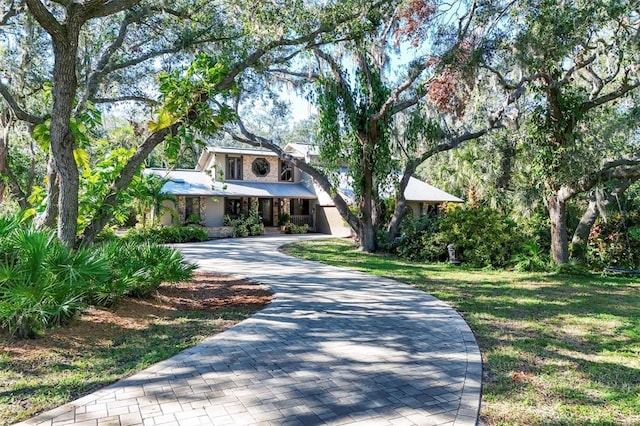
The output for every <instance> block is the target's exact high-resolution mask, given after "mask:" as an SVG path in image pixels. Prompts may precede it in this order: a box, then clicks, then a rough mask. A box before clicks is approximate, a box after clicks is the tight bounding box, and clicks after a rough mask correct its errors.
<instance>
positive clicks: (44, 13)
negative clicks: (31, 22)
mask: <svg viewBox="0 0 640 426" xmlns="http://www.w3.org/2000/svg"><path fill="white" fill-rule="evenodd" d="M25 3H26V4H27V7H28V8H29V12H31V14H32V15H33V17H34V18H36V21H38V23H39V24H40V25H41V26H42V28H44V29H45V31H46V32H48V33H49V34H50V35H51V36H52V37H53V36H54V34H59V35H62V34H64V32H65V28H64V26H63V25H61V24H60V23H59V22H58V20H57V19H56V18H55V17H54V16H53V15H52V14H51V12H49V9H47V8H46V7H45V5H44V4H42V2H41V1H40V0H25Z"/></svg>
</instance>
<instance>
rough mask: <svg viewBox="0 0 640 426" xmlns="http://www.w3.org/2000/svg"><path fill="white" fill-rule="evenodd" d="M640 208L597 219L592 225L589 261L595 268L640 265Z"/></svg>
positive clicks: (629, 267)
mask: <svg viewBox="0 0 640 426" xmlns="http://www.w3.org/2000/svg"><path fill="white" fill-rule="evenodd" d="M639 229H640V211H633V212H628V213H625V214H624V215H622V214H615V215H611V216H609V217H608V218H607V220H606V221H605V220H603V219H598V220H597V221H596V223H595V224H594V226H593V228H591V233H590V234H589V243H588V249H587V261H588V262H589V265H590V266H591V267H593V268H595V269H603V268H605V267H607V266H609V267H616V268H627V269H638V268H640V255H639V253H640V235H639V234H640V232H638V230H639Z"/></svg>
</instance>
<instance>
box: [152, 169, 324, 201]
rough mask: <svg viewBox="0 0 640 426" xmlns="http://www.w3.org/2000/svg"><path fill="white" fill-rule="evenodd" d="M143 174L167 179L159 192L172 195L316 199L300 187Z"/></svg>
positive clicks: (192, 174) (190, 173)
mask: <svg viewBox="0 0 640 426" xmlns="http://www.w3.org/2000/svg"><path fill="white" fill-rule="evenodd" d="M144 173H145V174H154V175H156V176H159V177H161V178H163V179H169V182H167V183H166V184H165V185H164V186H163V187H162V191H163V192H165V193H167V194H173V195H192V196H212V197H280V198H285V197H286V198H317V197H316V194H314V193H313V192H312V191H311V190H309V189H308V188H307V187H306V186H304V185H303V184H301V183H288V182H247V181H226V182H219V181H214V180H213V179H212V178H211V176H209V175H208V174H206V173H204V172H200V171H195V170H166V169H145V170H144Z"/></svg>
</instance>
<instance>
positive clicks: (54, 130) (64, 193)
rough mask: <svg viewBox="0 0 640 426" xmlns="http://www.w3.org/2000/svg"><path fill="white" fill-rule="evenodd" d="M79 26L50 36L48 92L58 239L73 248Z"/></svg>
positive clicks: (75, 220) (76, 216) (75, 205)
mask: <svg viewBox="0 0 640 426" xmlns="http://www.w3.org/2000/svg"><path fill="white" fill-rule="evenodd" d="M78 33H79V29H75V28H73V26H71V25H67V26H66V31H65V32H64V35H65V37H53V42H54V53H55V62H54V67H53V88H52V91H51V94H52V99H53V109H52V111H51V152H52V153H53V156H54V157H55V161H56V170H57V171H58V178H59V183H60V196H59V198H58V208H59V215H58V238H59V239H60V241H61V242H62V243H63V244H65V245H66V246H67V247H73V245H74V242H75V238H76V231H77V228H78V190H79V186H80V185H79V177H78V166H77V164H76V161H75V158H74V156H73V150H74V148H75V140H74V137H73V134H72V133H71V114H72V110H73V100H74V98H75V95H76V89H77V87H78V81H77V76H76V56H77V52H78Z"/></svg>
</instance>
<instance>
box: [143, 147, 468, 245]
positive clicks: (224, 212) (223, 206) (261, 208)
mask: <svg viewBox="0 0 640 426" xmlns="http://www.w3.org/2000/svg"><path fill="white" fill-rule="evenodd" d="M285 150H286V151H287V152H289V153H291V154H293V155H296V156H299V157H301V158H305V159H306V160H307V161H314V160H315V158H314V157H315V153H314V152H313V150H312V149H310V148H309V147H308V146H307V145H298V144H289V145H288V146H287V147H286V148H285ZM144 173H145V174H154V175H157V176H159V177H161V178H164V179H167V180H168V182H167V183H166V184H165V186H164V187H163V191H164V192H165V193H168V194H172V195H173V196H175V198H176V202H170V201H165V206H166V207H169V208H171V209H173V210H174V211H175V213H176V215H175V217H177V220H178V221H179V222H180V223H189V222H192V223H199V224H201V225H203V226H204V227H205V228H206V229H207V231H208V233H209V234H210V236H227V234H228V233H229V232H230V229H228V227H225V223H224V222H225V221H224V218H225V216H227V217H229V218H231V219H234V218H237V217H238V216H240V215H241V214H243V213H247V212H248V211H249V209H250V207H251V206H252V204H256V203H257V207H258V213H259V215H260V217H261V218H262V222H263V224H264V226H265V229H268V228H270V227H276V226H278V219H279V217H280V216H281V215H282V214H287V215H289V218H290V222H292V223H295V224H296V225H303V224H307V225H309V227H310V229H311V230H313V231H316V232H322V233H326V234H333V235H340V236H346V235H350V234H351V229H350V228H349V227H348V226H347V225H346V223H345V222H344V221H343V220H342V217H341V216H340V214H338V212H337V209H336V208H335V206H334V204H333V202H332V201H331V197H330V196H329V195H328V194H327V193H326V192H324V191H323V190H322V189H321V188H319V187H318V185H316V184H315V183H314V181H313V180H312V179H311V178H310V176H308V175H307V174H306V173H304V172H302V171H301V170H299V169H297V168H295V167H293V166H291V165H288V164H286V163H285V162H283V161H281V160H280V159H279V158H278V156H277V155H276V154H275V153H273V152H271V151H266V150H256V149H238V148H216V147H209V148H207V149H206V150H205V151H204V152H203V153H202V155H201V156H200V159H199V160H198V164H197V166H196V168H195V170H166V169H153V168H151V169H146V170H145V171H144ZM414 181H415V182H414ZM339 190H340V191H341V192H343V193H344V194H345V195H347V196H348V191H349V189H348V188H340V189H339ZM406 195H407V200H408V201H409V205H410V209H411V211H413V214H414V215H419V214H423V213H425V212H426V209H427V206H428V205H433V204H439V203H441V202H447V201H449V202H461V200H460V199H458V198H456V197H454V196H452V195H450V194H447V193H446V192H444V191H440V190H438V189H437V188H434V187H432V186H430V185H427V184H426V183H424V182H421V181H419V180H417V179H413V178H412V182H411V183H410V185H409V187H408V188H407V191H406ZM172 221H174V217H172V215H170V214H165V215H164V216H163V217H162V218H161V221H160V222H161V224H163V225H169V224H171V223H172Z"/></svg>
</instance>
